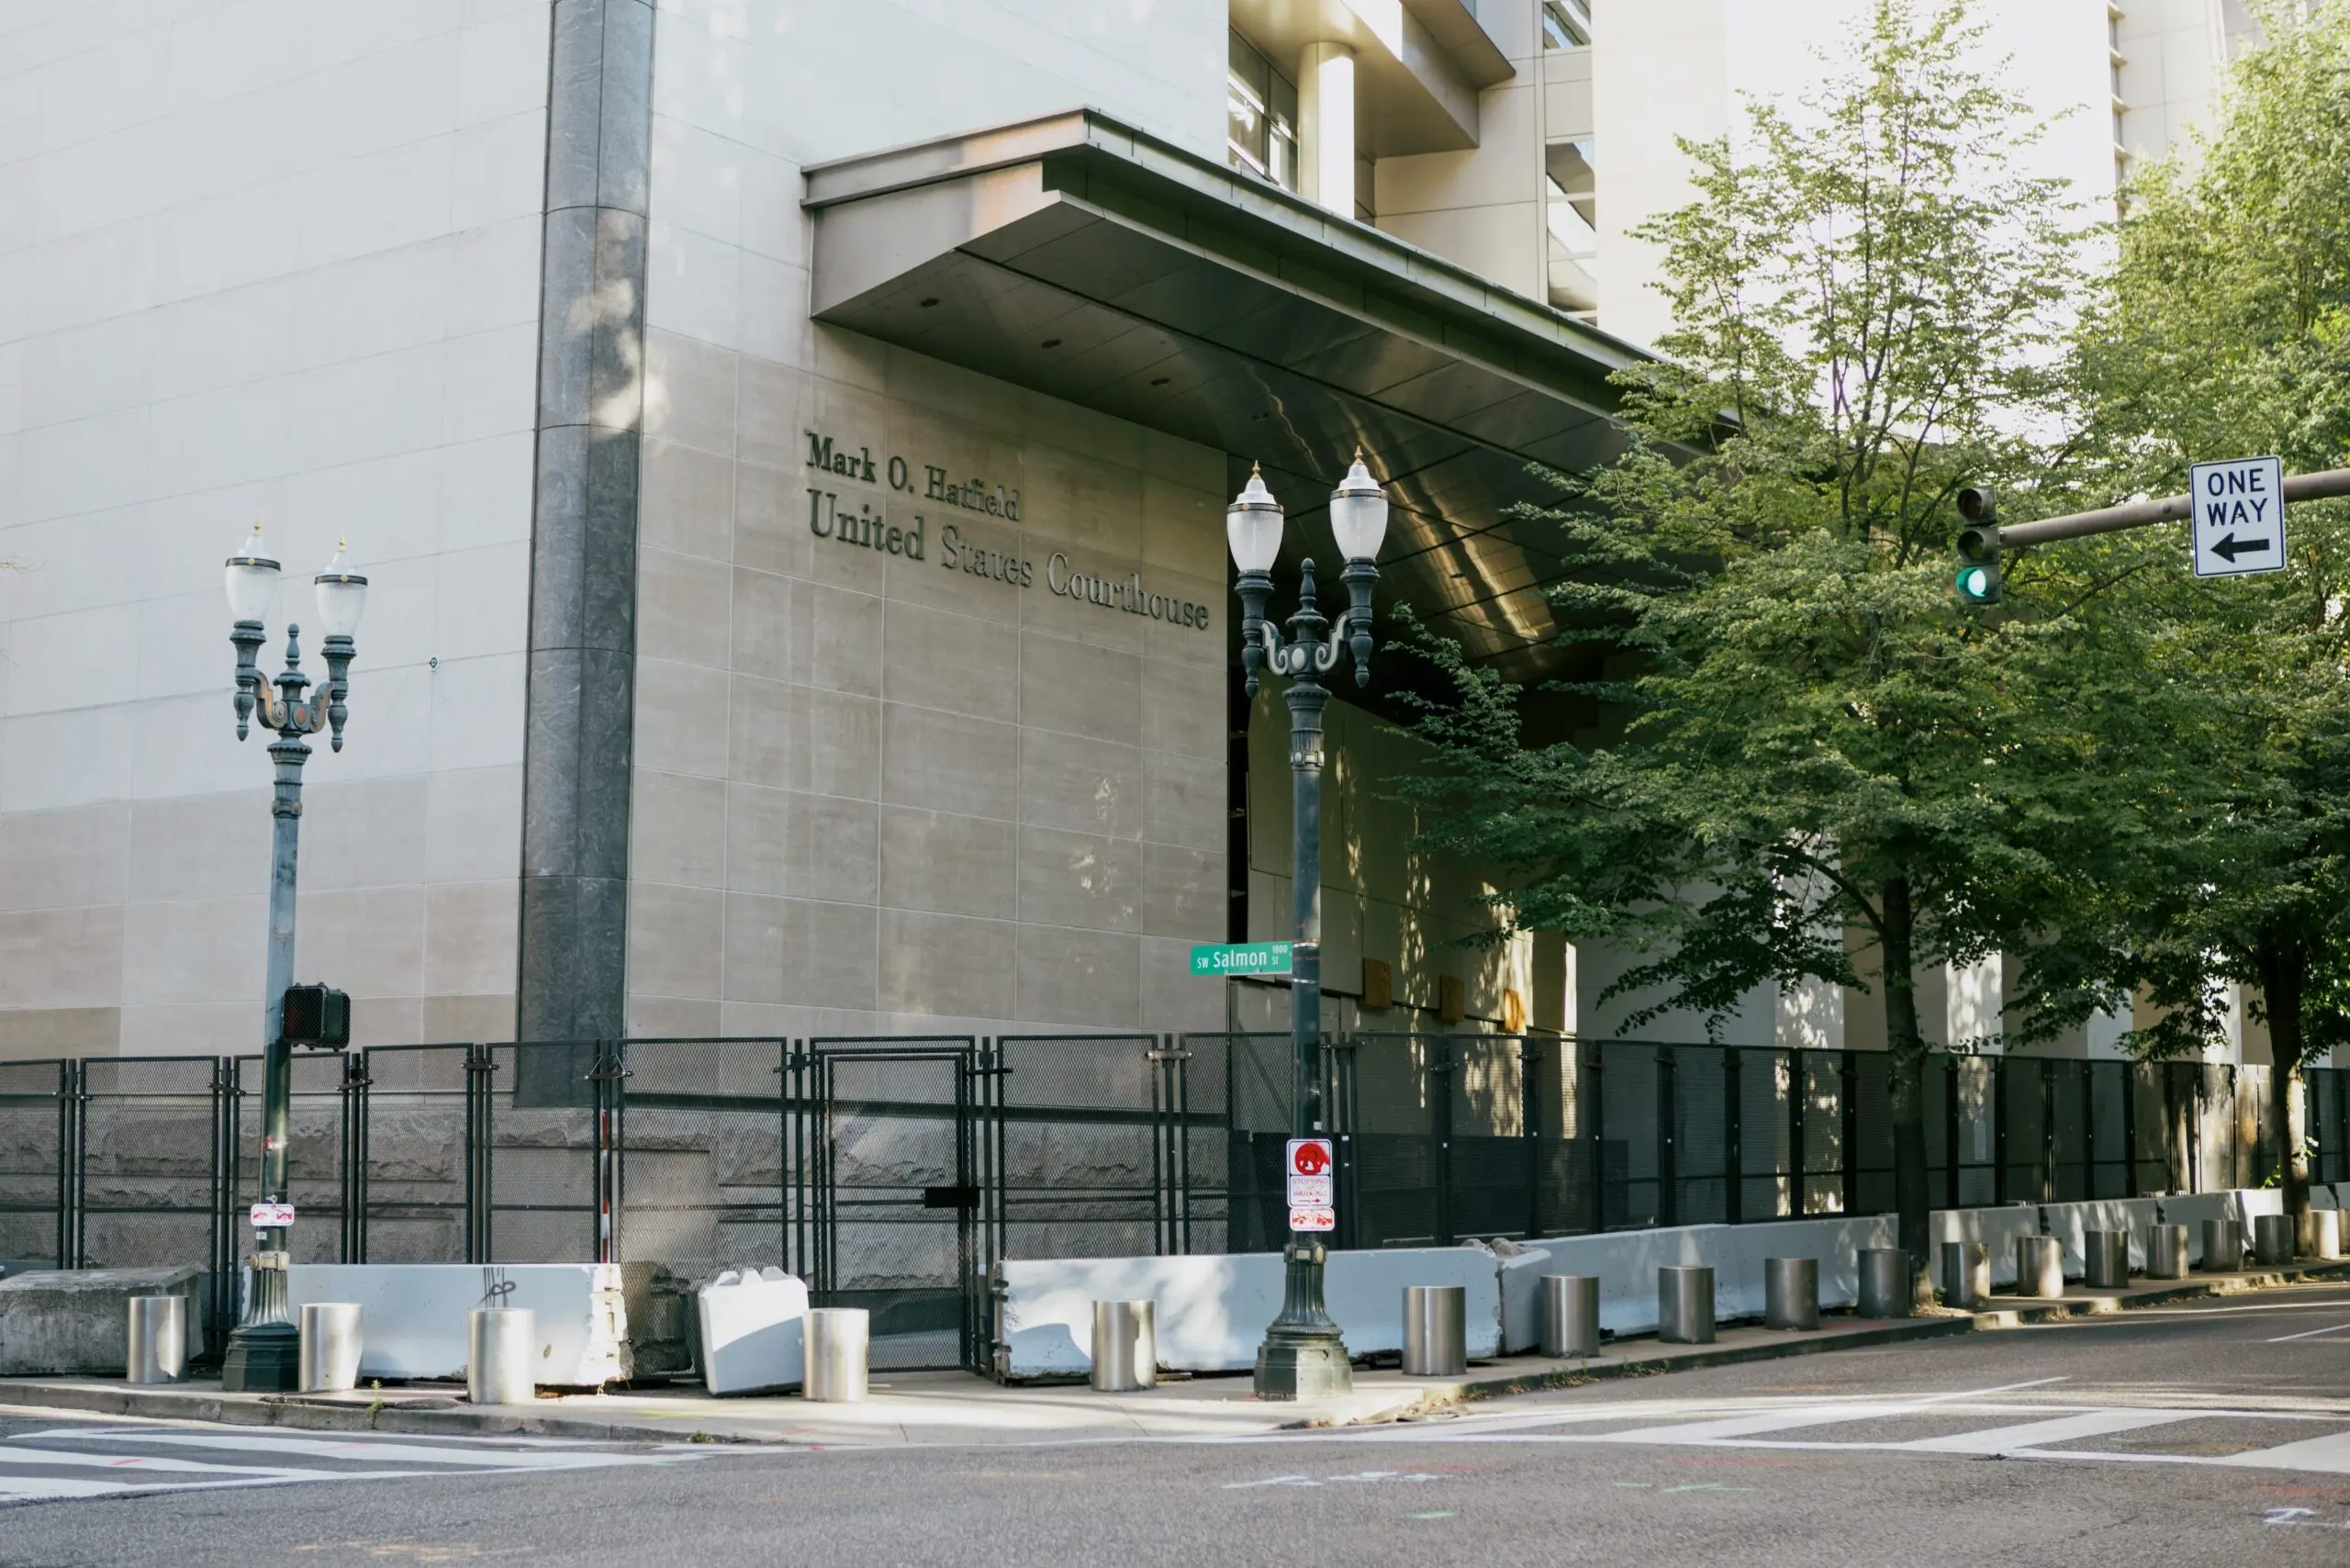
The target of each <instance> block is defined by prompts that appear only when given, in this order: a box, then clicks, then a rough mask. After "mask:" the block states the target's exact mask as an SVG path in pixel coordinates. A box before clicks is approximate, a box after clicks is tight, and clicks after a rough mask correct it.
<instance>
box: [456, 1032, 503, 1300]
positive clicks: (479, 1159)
mask: <svg viewBox="0 0 2350 1568" xmlns="http://www.w3.org/2000/svg"><path fill="white" fill-rule="evenodd" d="M497 1070H498V1058H497V1057H496V1056H495V1055H494V1054H493V1053H492V1052H491V1050H490V1047H487V1046H486V1045H483V1044H481V1043H480V1042H479V1041H476V1042H475V1043H473V1044H472V1045H469V1046H467V1047H465V1155H464V1158H465V1261H466V1262H468V1263H487V1262H488V1261H489V1260H490V1254H491V1250H492V1248H493V1246H494V1244H495V1243H494V1238H492V1237H491V1235H490V1214H491V1205H490V1185H489V1184H490V1174H491V1172H490V1158H491V1157H490V1099H491V1093H492V1090H491V1084H490V1075H491V1074H492V1073H494V1072H496V1071H497Z"/></svg>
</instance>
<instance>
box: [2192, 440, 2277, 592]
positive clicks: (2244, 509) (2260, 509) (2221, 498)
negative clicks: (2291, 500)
mask: <svg viewBox="0 0 2350 1568" xmlns="http://www.w3.org/2000/svg"><path fill="white" fill-rule="evenodd" d="M2187 489H2188V498H2189V499H2190V500H2192V501H2193V502H2194V503H2195V575H2196V576H2197V577H2242V576H2243V575H2244V574H2245V573H2246V572H2275V571H2281V570H2283V569H2284V566H2285V465H2284V462H2283V460H2282V459H2279V458H2275V457H2236V458H2231V459H2230V460H2228V461H2227V462H2225V463H2198V464H2197V465H2195V466H2194V467H2192V468H2190V469H2188V477H2187Z"/></svg>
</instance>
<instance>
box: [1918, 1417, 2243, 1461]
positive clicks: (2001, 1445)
mask: <svg viewBox="0 0 2350 1568" xmlns="http://www.w3.org/2000/svg"><path fill="white" fill-rule="evenodd" d="M2197 1415H2198V1412H2196V1411H2192V1410H2091V1411H2087V1412H2086V1413H2084V1414H2082V1415H2078V1416H2063V1417H2058V1418H2056V1419H2055V1420H2053V1421H2027V1422H2025V1423H2023V1424H2022V1425H2021V1426H2018V1427H1993V1428H1989V1429H1988V1430H1986V1431H1980V1432H1959V1433H1955V1434H1953V1435H1952V1436H1950V1437H1946V1438H1916V1439H1911V1440H1910V1441H1908V1442H1906V1443H1897V1444H1896V1445H1894V1446H1895V1447H1897V1448H1902V1449H1907V1450H1908V1451H1910V1452H1911V1453H2012V1452H2014V1451H2015V1450H2019V1449H2038V1448H2046V1447H2048V1446H2049V1445H2051V1444H2053V1443H2068V1442H2073V1441H2075V1440H2076V1439H2081V1438H2101V1437H2104V1436H2106V1435H2107V1434H2109V1433H2111V1432H2131V1431H2136V1430H2138V1429H2139V1428H2144V1427H2167V1426H2170V1425H2172V1424H2174V1423H2176V1422H2179V1421H2189V1420H2193V1419H2195V1418H2196V1417H2197Z"/></svg>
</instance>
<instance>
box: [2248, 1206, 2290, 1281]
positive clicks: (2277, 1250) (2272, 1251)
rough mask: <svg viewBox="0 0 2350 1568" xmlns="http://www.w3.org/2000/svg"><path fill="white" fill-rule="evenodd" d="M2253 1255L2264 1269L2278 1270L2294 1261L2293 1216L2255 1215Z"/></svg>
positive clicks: (2253, 1222)
mask: <svg viewBox="0 0 2350 1568" xmlns="http://www.w3.org/2000/svg"><path fill="white" fill-rule="evenodd" d="M2252 1253H2253V1256H2254V1257H2255V1258H2256V1259H2258V1260H2260V1264H2261V1266H2262V1267H2263V1268H2267V1269H2277V1268H2282V1267H2283V1266H2284V1265H2286V1264H2288V1263H2289V1262H2291V1261H2292V1260H2293V1216H2292V1215H2254V1216H2253V1220H2252Z"/></svg>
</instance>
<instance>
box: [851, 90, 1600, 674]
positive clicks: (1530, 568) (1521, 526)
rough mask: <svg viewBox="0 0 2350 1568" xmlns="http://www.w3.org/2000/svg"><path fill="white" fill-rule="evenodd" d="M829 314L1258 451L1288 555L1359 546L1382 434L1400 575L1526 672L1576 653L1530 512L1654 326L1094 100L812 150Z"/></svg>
mask: <svg viewBox="0 0 2350 1568" xmlns="http://www.w3.org/2000/svg"><path fill="white" fill-rule="evenodd" d="M807 180H808V191H807V196H806V200H805V206H806V207H808V208H809V209H810V210H811V213H812V214H813V218H814V229H815V234H814V241H813V277H812V291H813V312H812V313H813V315H814V316H815V318H816V319H818V320H820V321H823V322H826V323H829V324H831V325H834V326H837V327H844V328H847V329H849V330H854V331H856V332H860V333H863V334H865V335H867V336H869V337H872V338H876V339H878V340H880V341H882V342H888V343H892V344H896V345H898V346H900V347H902V348H905V349H908V350H912V351H913V352H915V353H922V354H925V355H929V356H931V357H934V358H936V359H941V360H946V361H947V362H949V363H951V364H959V365H962V366H965V367H967V368H968V369H972V370H975V371H978V372H979V373H981V374H983V375H990V376H993V377H996V378H998V379H1001V380H1003V381H1008V382H1011V383H1013V384H1015V385H1018V386H1025V387H1029V388H1032V389H1034V390H1035V391H1038V392H1041V393H1045V394H1046V395H1049V396H1052V397H1055V398H1063V399H1066V400H1068V401H1070V402H1075V403H1080V404H1083V405H1085V406H1086V407H1089V408H1093V409H1100V410H1102V412H1105V413H1109V414H1112V415H1114V416H1116V417H1118V418H1120V419H1124V420H1131V421H1132V422H1134V423H1136V424H1139V425H1142V426H1145V427H1147V428H1150V429H1154V430H1158V431H1166V432H1168V433H1169V434H1172V435H1175V436H1178V437H1181V438H1182V439H1184V440H1188V441H1192V442H1199V443H1201V444H1203V445H1206V446H1211V447H1216V448H1219V449H1221V450H1223V451H1225V452H1226V453H1228V454H1233V455H1234V456H1236V457H1237V458H1241V459H1245V460H1250V461H1256V462H1260V463H1261V464H1262V465H1264V468H1265V470H1266V475H1267V478H1268V481H1269V483H1270V484H1271V485H1272V486H1273V487H1274V491H1275V493H1276V494H1277V495H1279V496H1280V497H1281V499H1282V501H1283V503H1284V504H1285V505H1286V506H1287V507H1288V508H1289V512H1290V528H1289V532H1288V535H1287V537H1286V539H1285V541H1284V543H1283V548H1282V557H1283V561H1284V566H1285V568H1286V567H1287V566H1293V565H1294V563H1295V562H1296V561H1297V560H1298V559H1299V558H1300V557H1301V556H1305V555H1311V556H1313V557H1314V558H1315V560H1316V562H1317V564H1318V565H1319V566H1320V567H1321V572H1322V577H1323V582H1324V586H1325V588H1326V591H1332V590H1335V588H1336V577H1337V566H1338V564H1339V562H1338V557H1337V550H1336V548H1335V547H1334V545H1333V543H1332V542H1331V537H1330V532H1329V526H1328V518H1327V511H1326V501H1327V497H1328V494H1329V490H1330V487H1331V486H1332V484H1333V483H1335V482H1336V480H1337V477H1338V476H1339V475H1341V474H1342V473H1343V472H1344V471H1345V468H1346V465H1347V462H1348V457H1349V456H1350V454H1352V452H1353V451H1354V449H1355V448H1356V447H1357V446H1358V445H1360V447H1361V448H1362V449H1363V451H1364V452H1365V453H1366V454H1368V455H1369V457H1370V461H1371V467H1372V471H1373V472H1374V473H1376V474H1377V475H1379V476H1380V477H1381V478H1382V479H1383V480H1385V481H1386V482H1387V483H1388V486H1389V494H1390V496H1391V498H1393V502H1394V505H1393V510H1392V513H1391V520H1390V524H1389V530H1388V537H1387V544H1386V547H1385V548H1384V549H1383V550H1382V552H1381V556H1380V563H1379V565H1380V570H1381V574H1382V579H1383V581H1382V593H1387V594H1394V595H1396V596H1399V597H1400V598H1402V599H1404V600H1405V601H1406V602H1408V603H1410V604H1411V605H1412V606H1413V607H1414V608H1415V609H1416V610H1417V611H1418V612H1419V613H1420V614H1421V615H1422V616H1423V617H1424V618H1426V619H1427V621H1428V622H1430V623H1431V624H1432V625H1433V627H1434V628H1435V629H1436V630H1438V631H1439V632H1441V633H1444V634H1446V635H1449V636H1451V637H1453V638H1455V639H1457V640H1458V641H1459V642H1460V644H1462V645H1463V647H1464V648H1465V649H1467V651H1468V652H1469V653H1470V654H1471V655H1472V656H1473V657H1475V658H1478V659H1480V660H1482V661H1485V662H1487V663H1490V664H1491V665H1493V666H1495V667H1497V668H1500V669H1502V670H1503V671H1505V673H1507V674H1509V675H1511V676H1512V677H1513V678H1519V679H1530V678H1540V677H1543V676H1547V675H1550V674H1553V673H1555V672H1556V671H1557V669H1558V668H1559V665H1558V661H1557V659H1556V656H1555V655H1556V650H1555V649H1554V648H1553V647H1552V646H1551V644H1552V642H1553V640H1554V639H1555V637H1556V634H1557V630H1558V629H1557V627H1556V626H1555V624H1554V623H1553V621H1552V617H1551V613H1550V606H1549V604H1548V602H1547V600H1546V599H1545V598H1544V597H1543V594H1542V592H1541V588H1542V585H1543V584H1545V583H1546V582H1549V581H1550V580H1552V579H1554V578H1556V577H1558V576H1560V575H1561V563H1560V560H1559V558H1558V556H1557V554H1556V553H1555V546H1554V545H1553V544H1551V543H1550V533H1549V531H1547V530H1546V529H1544V528H1543V527H1541V526H1540V525H1539V524H1528V523H1526V522H1523V521H1518V520H1516V519H1515V518H1513V517H1511V516H1510V515H1509V512H1510V509H1511V508H1512V507H1513V505H1514V504H1516V503H1517V502H1521V501H1541V500H1545V499H1547V498H1550V497H1552V496H1553V495H1554V494H1555V490H1554V488H1553V487H1552V486H1551V485H1550V483H1549V482H1547V481H1545V480H1544V479H1543V478H1542V477H1541V476H1539V474H1538V473H1537V472H1536V471H1535V470H1534V468H1533V466H1532V465H1536V464H1540V465H1545V466H1547V467H1549V468H1550V469H1556V470H1561V471H1567V472H1572V471H1576V470H1581V469H1584V468H1588V467H1591V466H1593V465H1596V464H1599V463H1601V462H1604V461H1606V459H1608V458H1609V457H1610V456H1612V455H1613V454H1616V453H1617V452H1618V451H1619V450H1620V449H1621V442H1622V437H1621V432H1620V431H1619V430H1618V429H1617V426H1616V425H1615V423H1614V422H1613V420H1611V418H1610V412H1611V410H1612V409H1614V408H1615V407H1616V397H1615V393H1614V389H1613V388H1612V387H1611V386H1610V385H1609V383H1608V377H1609V375H1611V374H1612V373H1614V372H1615V371H1617V370H1619V369H1622V368H1624V367H1625V366H1627V365H1629V364H1633V363H1634V362H1636V361H1637V360H1639V358H1640V357H1641V353H1640V351H1639V350H1638V349H1635V348H1633V347H1631V346H1630V345H1628V344H1627V343H1623V342H1619V341H1617V340H1616V339H1613V338H1610V337H1608V336H1606V334H1605V333H1602V332H1599V331H1598V330H1595V329H1593V328H1590V327H1588V326H1585V325H1583V324H1582V323H1580V322H1577V321H1574V320H1572V319H1569V318H1567V317H1566V316H1564V315H1562V314H1561V313H1560V312H1558V311H1556V310H1553V309H1551V308H1549V307H1547V306H1544V305H1539V304H1537V303H1536V302H1534V301H1532V300H1529V299H1525V298H1522V297H1517V296H1515V295H1512V294H1509V293H1506V292H1505V291H1503V290H1500V289H1496V288H1494V287H1493V286H1491V285H1489V284H1487V283H1485V282H1484V281H1483V280H1482V279H1480V278H1478V277H1477V276H1476V275H1475V274H1472V273H1469V272H1467V271H1465V270H1464V269H1461V268H1460V267H1456V266H1453V265H1452V264H1451V263H1447V262H1444V261H1441V260H1438V258H1436V257H1434V256H1431V255H1429V254H1427V252H1423V251H1420V250H1418V249H1416V247H1414V246H1411V245H1408V244H1405V243H1404V242H1402V241H1397V240H1395V239H1393V238H1392V237H1390V236H1388V235H1385V234H1382V233H1380V232H1379V231H1378V230H1372V229H1369V228H1366V227H1364V226H1363V225H1361V224H1358V223H1353V222H1348V221H1346V220H1343V219H1340V218H1336V217H1335V216H1333V215H1331V214H1329V213H1326V212H1325V211H1323V210H1322V209H1321V208H1319V207H1315V206H1313V205H1312V204H1310V203H1308V202H1305V201H1304V200H1302V199H1300V198H1298V197H1296V196H1292V195H1290V194H1289V193H1287V192H1285V191H1281V190H1279V189H1276V188H1274V187H1272V186H1270V185H1264V184H1262V183H1261V182H1259V181H1257V180H1255V179H1253V178H1251V177H1250V176H1248V175H1246V174H1241V173H1239V172H1237V171H1235V170H1232V169H1228V168H1225V167H1224V166H1223V165H1220V164H1216V163H1213V162H1208V161H1207V160H1205V159H1203V158H1200V157H1197V156H1195V155H1193V154H1192V153H1189V152H1186V151H1182V150H1181V149H1179V148H1177V147H1174V146H1172V145H1170V144H1169V143H1166V142H1163V141H1160V140H1157V139H1155V138H1153V137H1151V136H1148V135H1147V134H1145V133H1143V132H1140V131H1137V130H1134V129H1130V128H1128V127H1125V126H1123V125H1120V124H1118V123H1116V122H1115V121H1113V120H1111V119H1108V118H1105V117H1103V116H1102V115H1100V114H1098V113H1095V112H1093V111H1091V110H1080V111H1073V112H1070V113H1068V114H1063V115H1057V116H1052V117H1049V118H1042V119H1036V120H1031V121H1026V122H1023V123H1021V124H1017V125H1012V126H1007V127H1003V128H1002V129H994V130H988V131H981V132H978V133H974V134H970V135H966V136H957V137H952V138H948V139H946V140H940V141H933V142H927V143H923V144H922V145H919V146H913V147H906V148H900V149H894V150H891V151H883V152H877V153H870V154H867V155H864V156H861V157H856V158H851V159H845V160H843V161H840V162H832V163H826V164H821V165H817V166H813V167H811V168H810V169H809V170H808V171H807Z"/></svg>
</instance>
